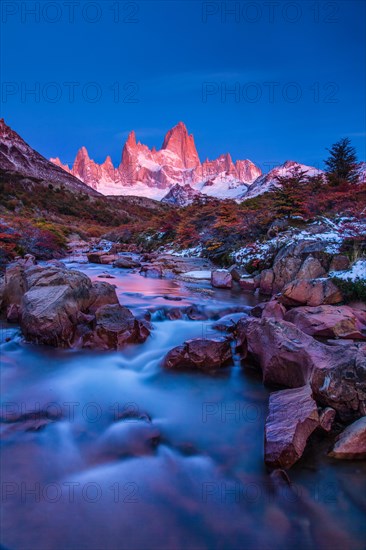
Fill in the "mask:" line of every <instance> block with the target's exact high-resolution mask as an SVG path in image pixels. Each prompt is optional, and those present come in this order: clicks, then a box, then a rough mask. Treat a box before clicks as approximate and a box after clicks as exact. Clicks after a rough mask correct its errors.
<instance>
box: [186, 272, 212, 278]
mask: <svg viewBox="0 0 366 550" xmlns="http://www.w3.org/2000/svg"><path fill="white" fill-rule="evenodd" d="M182 277H187V278H189V279H211V271H187V272H186V273H182Z"/></svg>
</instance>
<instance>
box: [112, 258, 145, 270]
mask: <svg viewBox="0 0 366 550" xmlns="http://www.w3.org/2000/svg"><path fill="white" fill-rule="evenodd" d="M140 266H141V262H139V261H138V260H134V259H133V258H131V257H130V256H119V257H118V258H117V260H116V261H115V262H114V263H113V267H120V268H122V269H132V268H134V267H140Z"/></svg>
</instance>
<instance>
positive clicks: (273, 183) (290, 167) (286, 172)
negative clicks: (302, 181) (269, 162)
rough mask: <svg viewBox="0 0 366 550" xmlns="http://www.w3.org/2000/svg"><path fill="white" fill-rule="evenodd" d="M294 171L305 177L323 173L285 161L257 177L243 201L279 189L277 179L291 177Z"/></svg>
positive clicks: (311, 167)
mask: <svg viewBox="0 0 366 550" xmlns="http://www.w3.org/2000/svg"><path fill="white" fill-rule="evenodd" d="M296 169H300V170H301V171H303V172H306V175H308V176H316V175H319V174H322V173H323V172H322V170H318V169H317V168H314V167H313V166H306V165H305V164H300V163H298V162H295V161H293V160H287V161H286V162H284V163H283V164H281V165H280V166H276V167H275V168H273V169H272V170H270V171H269V172H268V174H264V175H261V176H259V177H258V178H257V179H256V180H255V181H254V183H252V185H251V186H250V188H249V190H248V192H247V193H246V194H245V195H244V197H243V198H244V200H245V199H249V198H252V197H256V196H258V195H262V194H263V193H266V192H267V191H274V190H275V189H277V188H279V187H280V183H279V182H278V180H277V178H278V177H283V176H291V175H292V174H293V173H294V171H295V170H296Z"/></svg>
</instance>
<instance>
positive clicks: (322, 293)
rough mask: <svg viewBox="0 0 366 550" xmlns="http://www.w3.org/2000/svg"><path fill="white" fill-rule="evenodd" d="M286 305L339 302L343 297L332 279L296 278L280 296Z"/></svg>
mask: <svg viewBox="0 0 366 550" xmlns="http://www.w3.org/2000/svg"><path fill="white" fill-rule="evenodd" d="M279 300H280V302H282V303H283V304H284V305H286V306H300V305H301V306H302V305H304V306H320V305H323V304H325V305H327V304H339V303H340V302H342V300H343V297H342V294H341V292H340V290H339V289H338V288H337V287H336V285H335V284H334V283H333V282H332V281H331V279H302V280H301V279H298V280H297V279H296V280H295V281H293V282H291V283H288V284H287V285H286V286H285V287H284V289H283V290H282V293H281V296H280V298H279Z"/></svg>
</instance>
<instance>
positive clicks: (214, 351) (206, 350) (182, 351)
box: [163, 338, 232, 372]
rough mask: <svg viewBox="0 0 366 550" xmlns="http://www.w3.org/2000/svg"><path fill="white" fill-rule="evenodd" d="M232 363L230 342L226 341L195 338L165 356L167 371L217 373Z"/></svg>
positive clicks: (164, 363) (164, 364)
mask: <svg viewBox="0 0 366 550" xmlns="http://www.w3.org/2000/svg"><path fill="white" fill-rule="evenodd" d="M231 361H232V352H231V346H230V342H229V341H228V340H226V339H208V338H195V339H193V340H187V341H186V342H184V343H183V344H182V345H180V346H177V347H175V348H173V349H171V350H170V351H169V352H168V354H167V355H166V356H165V359H164V362H163V366H164V367H165V368H166V369H195V370H202V371H206V372H210V371H215V370H217V369H219V368H221V367H224V366H226V365H228V364H229V363H230V362H231Z"/></svg>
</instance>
